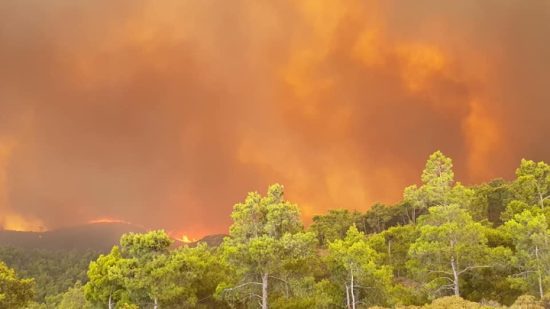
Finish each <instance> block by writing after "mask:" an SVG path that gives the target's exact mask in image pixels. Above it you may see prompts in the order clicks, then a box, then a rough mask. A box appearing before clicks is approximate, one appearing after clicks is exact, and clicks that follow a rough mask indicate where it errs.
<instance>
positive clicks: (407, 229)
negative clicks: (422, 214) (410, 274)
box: [368, 224, 419, 278]
mask: <svg viewBox="0 0 550 309" xmlns="http://www.w3.org/2000/svg"><path fill="white" fill-rule="evenodd" d="M418 236H419V230H418V229H417V228H416V226H415V225H411V224H409V225H399V226H394V227H391V228H389V229H387V230H384V231H382V232H381V233H379V234H378V235H373V236H371V237H369V238H368V243H369V245H370V246H371V248H373V249H375V250H376V251H377V252H378V254H379V255H380V256H381V257H382V258H383V260H384V264H386V265H389V266H391V268H392V269H393V271H394V275H395V276H396V277H398V278H399V277H404V276H406V275H407V268H406V262H407V260H408V258H409V256H408V253H409V248H410V247H411V245H412V244H413V243H414V242H415V241H416V239H417V238H418ZM380 239H381V241H380Z"/></svg>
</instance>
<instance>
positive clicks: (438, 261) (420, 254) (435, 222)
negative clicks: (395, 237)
mask: <svg viewBox="0 0 550 309" xmlns="http://www.w3.org/2000/svg"><path fill="white" fill-rule="evenodd" d="M419 229H420V237H419V238H418V239H417V240H416V242H415V243H414V244H413V245H412V246H411V248H410V250H409V256H410V260H409V261H408V263H407V264H408V265H407V266H408V267H409V269H411V271H412V272H413V273H415V274H417V277H418V278H420V279H421V280H422V281H424V282H426V283H427V287H428V288H430V289H433V288H435V289H436V290H435V292H436V293H439V292H442V291H445V290H451V291H452V292H453V293H454V295H456V296H460V285H461V280H460V278H461V277H462V276H463V275H464V274H465V273H468V272H472V271H475V270H476V269H479V268H485V267H490V265H491V264H490V256H491V255H493V254H497V253H500V254H505V252H504V251H506V250H505V249H504V248H502V247H499V248H490V247H489V246H488V245H487V237H486V236H485V233H484V227H483V226H482V225H481V224H480V223H477V222H475V221H473V220H472V217H471V216H470V214H468V213H467V212H466V210H464V209H461V208H460V207H459V206H458V205H450V206H436V207H432V208H430V210H429V214H427V215H425V216H423V217H421V220H420V226H419Z"/></svg>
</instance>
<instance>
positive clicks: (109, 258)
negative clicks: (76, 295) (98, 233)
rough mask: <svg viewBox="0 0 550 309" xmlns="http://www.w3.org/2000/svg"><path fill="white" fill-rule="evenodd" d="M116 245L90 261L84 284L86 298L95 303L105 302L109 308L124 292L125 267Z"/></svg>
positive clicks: (112, 306) (110, 308)
mask: <svg viewBox="0 0 550 309" xmlns="http://www.w3.org/2000/svg"><path fill="white" fill-rule="evenodd" d="M124 262H125V261H124V260H123V258H122V256H121V253H120V249H119V248H118V246H114V247H113V249H112V250H111V252H110V253H109V254H106V255H103V254H102V255H100V256H99V258H97V260H95V261H92V262H91V263H90V267H89V269H88V282H87V283H86V285H85V286H84V293H85V296H86V298H87V299H89V300H90V301H92V302H94V303H96V304H102V305H104V304H107V306H108V308H109V309H112V308H114V305H115V304H116V303H117V301H118V300H120V299H121V298H122V297H123V294H124V293H125V286H124V278H125V267H124Z"/></svg>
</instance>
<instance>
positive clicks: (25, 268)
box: [0, 247, 98, 302]
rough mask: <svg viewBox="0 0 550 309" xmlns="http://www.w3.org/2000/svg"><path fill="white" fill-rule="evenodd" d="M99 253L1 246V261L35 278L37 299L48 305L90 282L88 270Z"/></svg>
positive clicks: (19, 272) (26, 275)
mask: <svg viewBox="0 0 550 309" xmlns="http://www.w3.org/2000/svg"><path fill="white" fill-rule="evenodd" d="M97 256H98V253H96V252H91V251H78V250H70V251H64V250H43V249H22V248H11V247H0V260H1V261H4V262H5V263H6V264H7V265H9V266H10V267H12V268H13V269H15V270H16V271H17V273H18V274H19V275H21V276H22V277H25V278H34V280H35V284H36V295H35V300H36V301H38V302H44V301H45V300H46V297H47V296H50V298H51V297H55V296H57V295H58V294H60V293H64V292H65V291H66V290H67V289H68V288H70V287H72V286H73V285H74V284H75V282H76V281H81V282H85V281H86V280H87V277H86V271H87V269H88V264H89V263H90V261H91V260H94V259H95V258H97Z"/></svg>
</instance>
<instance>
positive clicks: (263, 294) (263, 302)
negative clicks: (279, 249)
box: [262, 273, 268, 309]
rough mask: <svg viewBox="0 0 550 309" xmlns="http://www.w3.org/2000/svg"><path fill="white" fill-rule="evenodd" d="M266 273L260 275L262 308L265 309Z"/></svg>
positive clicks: (266, 306)
mask: <svg viewBox="0 0 550 309" xmlns="http://www.w3.org/2000/svg"><path fill="white" fill-rule="evenodd" d="M267 287H268V273H265V274H263V275H262V309H267V308H268V305H267Z"/></svg>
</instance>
